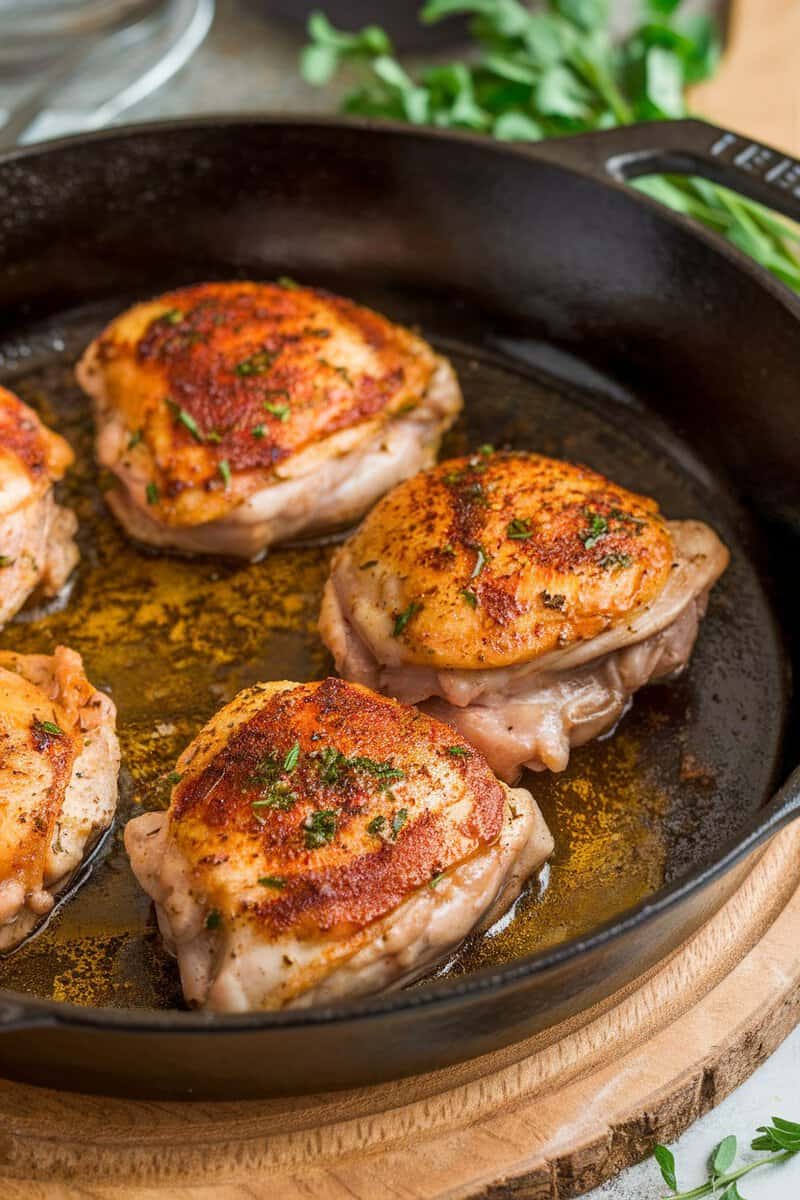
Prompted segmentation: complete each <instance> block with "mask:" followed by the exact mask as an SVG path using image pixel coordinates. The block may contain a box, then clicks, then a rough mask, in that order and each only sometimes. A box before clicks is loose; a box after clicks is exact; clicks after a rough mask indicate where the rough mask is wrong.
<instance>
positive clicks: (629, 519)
mask: <svg viewBox="0 0 800 1200" xmlns="http://www.w3.org/2000/svg"><path fill="white" fill-rule="evenodd" d="M608 515H609V516H610V517H612V518H613V520H615V521H621V522H622V523H623V524H624V525H635V526H636V532H637V533H641V531H642V529H643V528H644V526H645V525H646V524H647V521H646V520H645V519H644V517H634V516H633V515H632V514H631V513H626V512H624V511H623V510H622V509H621V508H612V509H611V510H610V512H609V514H608Z"/></svg>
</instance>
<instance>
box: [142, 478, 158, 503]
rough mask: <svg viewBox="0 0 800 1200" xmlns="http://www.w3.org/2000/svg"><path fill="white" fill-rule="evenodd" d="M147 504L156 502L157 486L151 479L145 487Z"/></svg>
mask: <svg viewBox="0 0 800 1200" xmlns="http://www.w3.org/2000/svg"><path fill="white" fill-rule="evenodd" d="M145 495H146V496H147V503H148V504H158V486H157V485H156V484H155V483H153V481H152V479H151V480H150V482H149V483H148V485H147V487H146V488H145Z"/></svg>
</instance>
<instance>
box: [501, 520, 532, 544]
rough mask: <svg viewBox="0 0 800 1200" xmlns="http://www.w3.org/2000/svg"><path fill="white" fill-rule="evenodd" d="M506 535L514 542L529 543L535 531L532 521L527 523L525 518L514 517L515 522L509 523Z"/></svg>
mask: <svg viewBox="0 0 800 1200" xmlns="http://www.w3.org/2000/svg"><path fill="white" fill-rule="evenodd" d="M506 534H507V536H508V537H510V538H511V540H512V541H514V542H527V540H528V538H531V537H533V530H532V529H531V526H530V521H526V520H525V519H524V518H523V517H514V520H513V521H509V523H508V525H507V526H506Z"/></svg>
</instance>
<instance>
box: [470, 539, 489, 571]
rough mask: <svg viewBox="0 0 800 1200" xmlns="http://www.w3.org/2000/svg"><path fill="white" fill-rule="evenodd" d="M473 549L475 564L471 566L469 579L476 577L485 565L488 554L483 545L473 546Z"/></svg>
mask: <svg viewBox="0 0 800 1200" xmlns="http://www.w3.org/2000/svg"><path fill="white" fill-rule="evenodd" d="M473 549H474V550H475V566H474V567H473V568H472V574H471V575H470V579H477V577H478V576H479V575H480V573H481V571H482V570H483V568H484V567H485V566H486V562H487V559H488V555H487V553H486V551H485V550H484V548H483V546H475V547H473Z"/></svg>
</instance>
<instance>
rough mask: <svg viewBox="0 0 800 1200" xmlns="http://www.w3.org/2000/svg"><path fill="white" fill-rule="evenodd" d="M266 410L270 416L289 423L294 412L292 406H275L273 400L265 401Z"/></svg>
mask: <svg viewBox="0 0 800 1200" xmlns="http://www.w3.org/2000/svg"><path fill="white" fill-rule="evenodd" d="M264 408H265V409H266V410H267V412H268V413H269V414H270V416H272V417H277V418H278V420H279V421H288V420H289V414H290V413H291V411H292V407H291V405H290V404H273V403H272V401H271V400H265V401H264Z"/></svg>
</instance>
